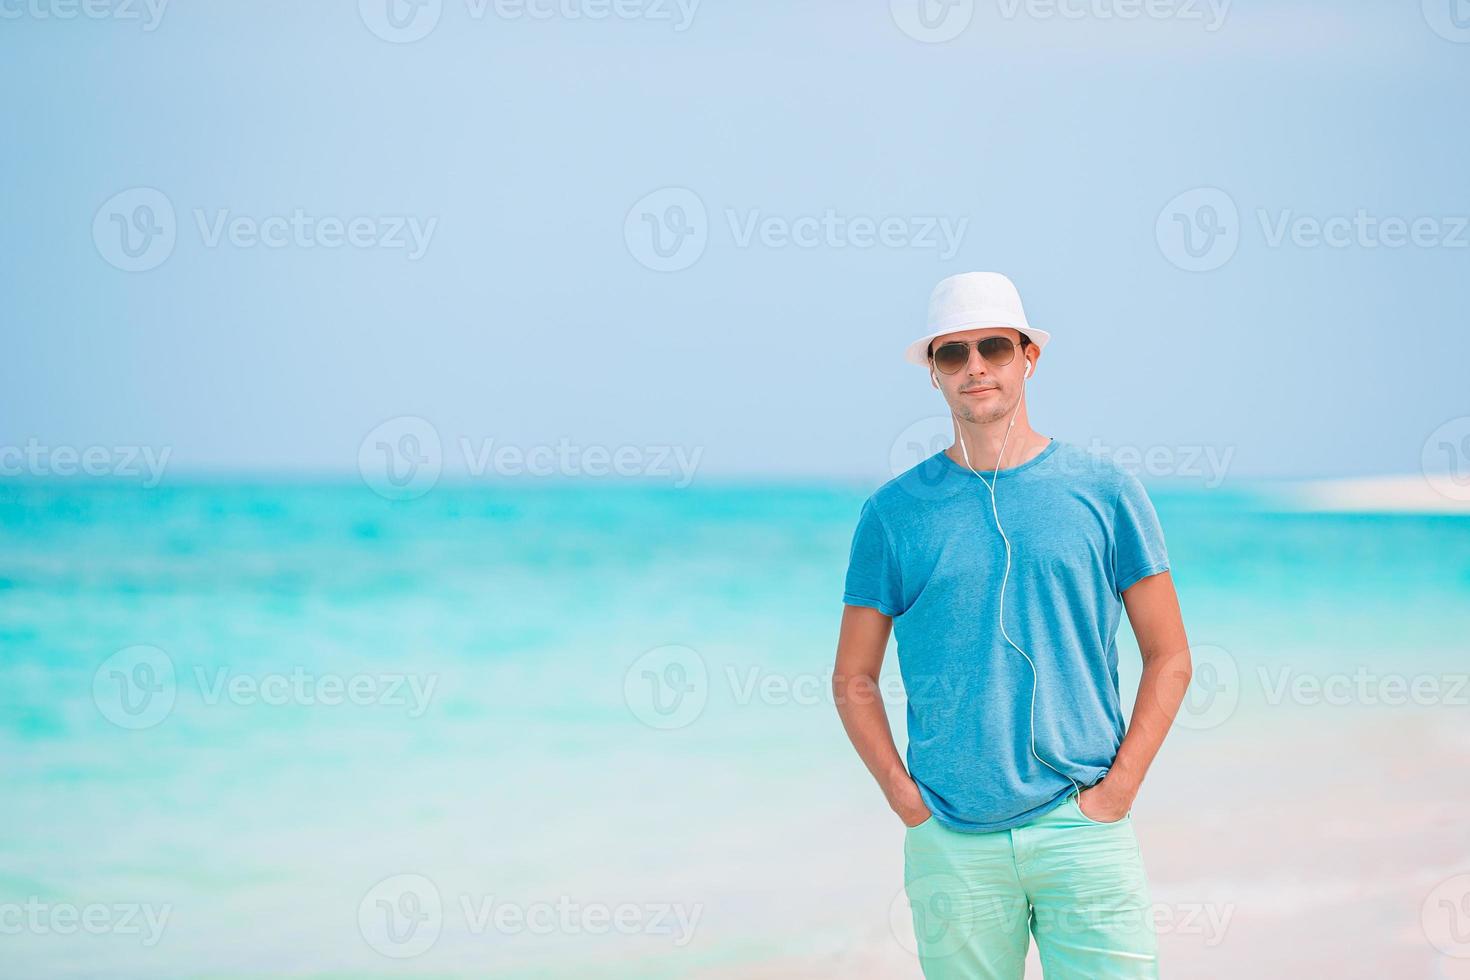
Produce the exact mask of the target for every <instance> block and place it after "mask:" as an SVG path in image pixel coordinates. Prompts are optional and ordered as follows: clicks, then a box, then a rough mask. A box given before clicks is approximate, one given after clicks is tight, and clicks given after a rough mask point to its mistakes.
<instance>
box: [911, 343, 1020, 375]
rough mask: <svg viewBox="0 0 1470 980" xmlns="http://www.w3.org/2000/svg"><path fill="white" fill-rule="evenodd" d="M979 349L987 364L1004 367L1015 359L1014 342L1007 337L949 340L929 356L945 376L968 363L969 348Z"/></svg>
mask: <svg viewBox="0 0 1470 980" xmlns="http://www.w3.org/2000/svg"><path fill="white" fill-rule="evenodd" d="M972 346H974V347H977V348H979V350H980V356H981V357H983V358H985V361H986V363H987V364H990V365H992V366H994V367H1005V366H1006V365H1007V364H1009V363H1011V361H1013V360H1015V357H1016V342H1015V341H1014V340H1012V339H1011V338H1009V337H982V338H981V339H979V340H975V341H964V340H951V341H947V342H945V343H943V344H940V345H939V346H938V347H936V348H934V353H933V354H931V355H929V356H930V358H932V359H933V361H934V366H935V367H937V368H938V369H939V370H941V371H943V372H944V373H945V374H954V373H955V372H956V371H958V370H960V369H961V368H963V367H964V366H965V365H967V364H969V363H970V348H971V347H972Z"/></svg>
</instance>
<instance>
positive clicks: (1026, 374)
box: [1021, 361, 1031, 381]
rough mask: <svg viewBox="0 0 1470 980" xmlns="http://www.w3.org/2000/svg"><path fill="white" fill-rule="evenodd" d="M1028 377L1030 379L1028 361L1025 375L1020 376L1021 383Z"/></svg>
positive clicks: (1029, 363)
mask: <svg viewBox="0 0 1470 980" xmlns="http://www.w3.org/2000/svg"><path fill="white" fill-rule="evenodd" d="M1029 377H1031V362H1030V361H1027V362H1026V373H1025V374H1024V375H1022V376H1021V380H1022V381H1025V380H1026V379H1027V378H1029Z"/></svg>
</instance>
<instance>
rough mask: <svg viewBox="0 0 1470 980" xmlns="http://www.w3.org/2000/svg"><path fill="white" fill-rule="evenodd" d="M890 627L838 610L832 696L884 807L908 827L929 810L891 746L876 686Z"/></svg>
mask: <svg viewBox="0 0 1470 980" xmlns="http://www.w3.org/2000/svg"><path fill="white" fill-rule="evenodd" d="M892 628H893V620H892V619H891V618H890V617H888V616H885V615H884V614H883V613H881V612H879V611H878V610H876V609H870V608H868V607H867V606H847V605H844V606H843V607H842V628H841V631H840V633H839V635H838V638H837V665H836V667H835V668H833V671H832V694H833V697H834V698H836V700H837V713H838V714H839V715H841V717H842V727H843V728H845V729H847V737H848V738H849V739H851V740H852V746H853V748H855V749H857V753H858V755H859V756H861V757H862V760H863V764H864V765H866V766H867V767H868V771H869V772H871V773H872V774H873V778H874V779H876V780H877V781H878V785H879V787H881V788H882V790H883V795H884V796H885V797H886V798H887V799H888V805H889V806H890V807H892V808H893V812H894V813H896V814H898V818H899V819H900V820H902V821H903V822H904V823H905V824H906V825H907V826H910V827H916V826H918V825H919V824H921V823H923V822H924V821H925V820H927V819H928V817H929V808H928V807H927V806H925V805H924V800H923V798H922V797H920V796H919V787H918V785H917V784H915V783H914V781H913V778H912V777H910V776H909V773H908V770H907V769H906V768H904V764H903V760H902V759H901V758H899V755H898V748H897V746H895V745H894V744H893V732H892V731H891V730H890V729H889V727H888V711H887V710H886V709H885V708H884V706H883V698H882V696H881V692H880V690H879V688H878V673H879V671H881V670H882V669H883V654H884V651H886V650H887V648H888V634H889V631H890V630H892Z"/></svg>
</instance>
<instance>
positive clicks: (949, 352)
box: [934, 344, 970, 374]
mask: <svg viewBox="0 0 1470 980" xmlns="http://www.w3.org/2000/svg"><path fill="white" fill-rule="evenodd" d="M969 361H970V345H969V344H940V345H939V346H938V347H936V348H935V349H934V366H935V367H937V368H939V370H941V371H943V372H944V373H945V374H954V373H955V372H956V371H958V370H959V369H960V368H962V367H964V366H965V365H966V364H968V363H969Z"/></svg>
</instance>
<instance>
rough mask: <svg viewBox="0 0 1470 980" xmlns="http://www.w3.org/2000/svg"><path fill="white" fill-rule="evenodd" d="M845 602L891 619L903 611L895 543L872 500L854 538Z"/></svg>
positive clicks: (869, 501) (860, 519)
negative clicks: (873, 610) (868, 608)
mask: <svg viewBox="0 0 1470 980" xmlns="http://www.w3.org/2000/svg"><path fill="white" fill-rule="evenodd" d="M842 601H843V602H844V603H845V604H846V605H849V606H871V607H872V608H874V609H876V610H878V611H879V612H881V613H884V614H885V615H888V616H897V615H899V614H901V613H902V612H903V589H902V585H901V580H900V578H899V570H898V557H897V556H896V555H895V554H894V553H893V542H892V541H891V540H890V539H889V537H888V529H887V528H886V527H884V526H883V519H882V518H881V517H879V516H878V509H877V507H875V506H874V505H873V501H872V498H869V499H868V501H867V503H865V504H863V512H862V514H861V516H859V517H858V525H857V530H856V531H854V532H853V535H852V551H851V552H850V554H849V555H848V559H847V582H846V584H845V586H844V590H843V594H842Z"/></svg>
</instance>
